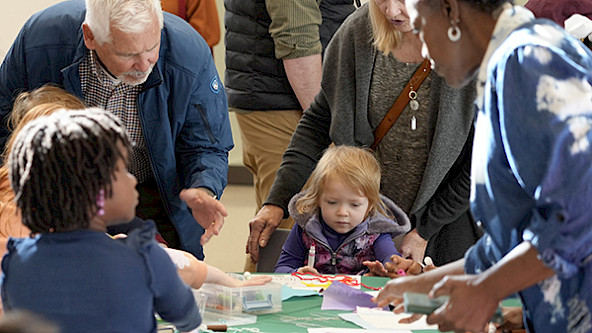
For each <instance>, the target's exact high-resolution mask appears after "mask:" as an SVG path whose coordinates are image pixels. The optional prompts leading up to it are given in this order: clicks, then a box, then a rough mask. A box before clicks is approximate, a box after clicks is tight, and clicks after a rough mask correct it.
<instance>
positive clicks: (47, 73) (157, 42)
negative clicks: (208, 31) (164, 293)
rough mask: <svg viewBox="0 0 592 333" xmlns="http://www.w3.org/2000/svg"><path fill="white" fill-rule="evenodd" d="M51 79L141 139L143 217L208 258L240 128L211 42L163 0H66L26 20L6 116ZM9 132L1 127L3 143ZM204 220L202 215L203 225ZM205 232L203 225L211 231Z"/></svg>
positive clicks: (1, 103) (137, 164)
mask: <svg viewBox="0 0 592 333" xmlns="http://www.w3.org/2000/svg"><path fill="white" fill-rule="evenodd" d="M46 83H54V84H57V85H59V86H62V87H64V88H65V89H66V90H67V91H69V92H70V93H73V94H74V95H76V96H78V97H79V98H80V99H82V100H83V101H84V102H85V104H86V105H87V106H98V107H102V108H104V109H106V110H108V111H110V112H113V113H114V114H115V115H117V116H118V117H119V118H121V120H122V121H123V123H124V124H125V127H126V129H127V131H128V133H129V135H130V137H131V138H132V140H133V141H135V146H134V149H133V152H132V156H131V159H130V171H131V172H132V173H133V174H134V175H135V176H136V177H137V178H138V182H139V184H138V192H139V193H140V205H139V206H138V211H137V215H138V216H140V217H142V218H145V219H153V220H155V222H156V225H157V227H158V231H159V232H160V234H161V235H162V236H163V237H164V239H165V240H166V241H167V243H168V245H169V246H171V247H174V248H180V249H183V250H186V251H189V252H191V253H192V254H193V255H195V256H196V257H197V258H199V259H203V249H202V244H204V243H205V242H207V241H208V240H209V239H210V238H211V237H212V235H214V234H216V235H217V234H218V233H219V232H220V229H221V228H222V225H223V223H224V217H225V216H226V215H227V212H226V210H225V208H224V206H223V205H222V204H221V203H220V202H219V201H218V200H217V198H219V197H220V196H221V194H222V191H223V189H224V188H225V186H226V183H227V171H228V151H229V150H230V149H232V147H233V142H232V134H231V129H230V123H229V120H228V105H227V102H226V94H225V92H224V88H223V86H222V83H221V82H220V78H219V76H218V73H217V71H216V67H215V66H214V62H213V59H212V56H211V53H210V49H209V47H208V45H207V44H206V43H205V41H204V40H203V38H201V36H200V35H199V34H198V33H197V32H196V31H195V30H194V29H193V28H192V27H191V26H190V25H189V24H187V22H184V21H183V20H182V19H180V18H178V17H176V16H174V15H171V14H168V13H163V11H162V9H161V5H160V1H159V0H86V1H82V0H74V1H65V2H62V3H58V4H56V5H54V6H52V7H49V8H47V9H45V10H43V11H41V12H39V13H37V14H35V15H33V16H32V17H31V18H30V19H29V20H28V21H27V22H26V23H25V25H24V26H23V28H22V29H21V31H20V33H19V35H18V36H17V38H16V40H15V41H14V44H13V45H12V47H11V49H10V50H9V52H8V53H7V55H6V57H5V60H4V62H3V64H2V67H1V68H0V117H1V118H5V117H6V116H7V115H8V114H9V112H10V110H11V108H12V103H13V102H14V98H15V97H16V95H17V94H18V93H20V92H22V91H28V90H32V89H35V88H37V87H39V86H41V85H43V84H46ZM7 135H8V130H7V129H6V128H5V127H4V126H2V128H0V148H1V146H3V145H4V141H5V139H6V136H7ZM196 222H197V223H196ZM204 230H205V232H204Z"/></svg>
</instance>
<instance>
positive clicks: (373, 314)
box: [339, 307, 438, 330]
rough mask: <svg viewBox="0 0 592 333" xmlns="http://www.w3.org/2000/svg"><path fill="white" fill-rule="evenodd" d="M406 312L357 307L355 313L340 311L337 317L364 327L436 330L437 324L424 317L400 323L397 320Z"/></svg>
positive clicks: (404, 315)
mask: <svg viewBox="0 0 592 333" xmlns="http://www.w3.org/2000/svg"><path fill="white" fill-rule="evenodd" d="M409 316H410V314H408V313H401V314H395V313H393V312H392V311H383V310H380V309H378V308H373V309H370V308H362V307H358V309H357V310H356V313H342V314H340V315H339V317H341V318H343V319H344V320H347V321H349V322H352V323H354V324H356V325H358V326H360V327H363V328H365V329H369V330H372V329H391V330H393V329H397V330H437V329H438V325H428V323H427V322H426V317H425V316H423V317H422V318H421V319H419V320H417V321H415V322H413V323H410V324H402V323H399V320H401V319H403V318H407V317H409Z"/></svg>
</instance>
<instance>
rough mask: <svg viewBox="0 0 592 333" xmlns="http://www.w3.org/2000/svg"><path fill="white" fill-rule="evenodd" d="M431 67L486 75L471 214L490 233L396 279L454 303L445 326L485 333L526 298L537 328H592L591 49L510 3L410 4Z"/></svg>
mask: <svg viewBox="0 0 592 333" xmlns="http://www.w3.org/2000/svg"><path fill="white" fill-rule="evenodd" d="M406 6H407V10H408V13H409V16H410V19H411V22H412V23H413V26H414V29H415V30H416V32H417V33H418V34H419V36H420V38H421V39H422V41H423V43H424V51H426V53H428V54H429V57H430V59H432V66H433V68H434V69H435V70H436V71H437V72H438V73H439V74H440V75H442V76H443V77H445V78H446V81H447V82H448V83H449V84H451V85H453V86H462V85H464V84H466V83H467V82H468V81H469V80H470V79H471V78H473V77H475V76H476V77H477V82H478V83H477V93H478V96H477V100H476V103H477V107H478V116H477V122H476V127H475V139H474V149H473V164H472V173H471V184H472V188H471V208H472V212H473V214H474V216H475V218H476V219H477V220H479V221H481V222H482V223H483V226H484V228H485V230H486V234H485V235H484V236H483V237H482V238H481V239H480V240H479V241H478V242H477V244H476V245H475V246H473V247H472V248H471V249H469V250H468V251H467V253H466V255H465V258H464V259H462V260H460V261H457V262H454V263H451V264H449V265H446V266H442V267H440V268H438V269H435V270H433V271H430V272H427V273H426V274H422V275H420V276H418V277H405V278H400V279H396V280H392V281H390V282H389V283H388V284H387V286H386V287H385V288H384V290H383V291H382V292H381V293H380V294H379V295H378V296H377V298H376V301H377V302H378V305H379V306H381V305H382V306H383V305H386V304H387V303H391V302H395V303H397V302H398V301H400V298H401V295H402V293H403V292H404V291H418V292H425V293H428V292H429V294H430V296H440V295H449V296H450V299H449V301H447V302H446V303H445V304H444V305H442V306H441V307H440V308H439V309H437V310H436V311H435V312H434V313H432V314H431V315H430V316H429V317H428V322H429V323H436V324H438V325H439V328H440V329H441V330H465V331H473V332H480V331H483V330H485V327H486V324H487V322H488V320H489V318H491V317H492V315H493V314H494V312H495V310H496V308H497V307H498V304H499V302H500V301H502V300H503V299H504V298H506V297H508V296H510V295H512V294H514V293H518V294H519V295H520V298H521V300H522V303H523V305H524V324H525V327H526V329H527V330H528V331H530V332H591V331H592V323H591V320H592V319H591V313H590V309H591V307H592V245H591V244H592V209H590V203H591V200H592V167H591V165H592V145H591V144H592V132H591V129H592V53H591V52H590V50H589V49H587V48H586V47H585V46H584V45H583V44H582V43H580V42H579V41H578V40H577V39H575V38H573V37H571V36H569V35H568V34H567V33H566V32H565V31H564V30H563V29H561V28H560V27H559V26H557V25H556V24H554V23H552V22H550V21H547V20H535V19H534V16H533V15H532V13H531V12H530V11H528V10H527V9H525V8H523V7H519V6H513V5H512V4H511V1H508V0H407V1H406Z"/></svg>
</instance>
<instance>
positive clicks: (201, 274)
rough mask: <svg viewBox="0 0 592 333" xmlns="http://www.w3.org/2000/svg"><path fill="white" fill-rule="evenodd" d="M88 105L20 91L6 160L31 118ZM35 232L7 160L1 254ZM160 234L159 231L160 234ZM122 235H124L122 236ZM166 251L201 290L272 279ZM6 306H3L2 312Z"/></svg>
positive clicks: (1, 188)
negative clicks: (21, 209)
mask: <svg viewBox="0 0 592 333" xmlns="http://www.w3.org/2000/svg"><path fill="white" fill-rule="evenodd" d="M84 107H85V106H84V104H83V103H82V102H81V101H80V100H79V99H78V98H76V96H73V95H71V94H69V93H68V92H66V91H65V90H63V89H61V88H59V87H56V86H52V85H45V86H42V87H40V88H37V89H35V90H32V91H30V92H24V93H22V94H20V95H19V96H18V97H17V98H16V100H15V102H14V107H13V110H12V112H11V114H10V118H9V122H8V124H9V129H11V131H12V133H11V135H10V136H9V138H8V140H7V143H6V146H5V148H4V152H3V154H2V158H3V160H4V161H5V162H6V161H7V160H8V155H9V153H10V151H11V149H12V146H13V142H14V139H15V137H16V135H17V134H18V133H19V132H20V130H21V129H22V128H23V126H25V125H26V124H27V123H28V122H29V121H31V120H33V119H36V118H38V117H40V116H44V115H50V114H52V113H54V112H56V111H57V110H59V109H69V110H74V109H83V108H84ZM143 223H145V221H144V220H141V219H139V218H134V219H133V220H132V221H131V222H130V223H125V224H120V225H115V226H109V227H108V228H107V232H108V233H110V234H112V235H116V234H121V233H124V234H126V233H128V232H129V231H131V230H133V229H134V228H136V227H138V226H141V225H143ZM30 234H31V231H30V230H29V228H27V227H26V226H25V225H24V224H23V223H22V222H21V217H20V214H19V213H18V211H17V209H16V204H15V203H14V192H13V191H12V189H11V188H10V182H9V180H8V165H7V163H5V164H4V165H2V166H1V167H0V257H2V256H3V255H4V253H5V252H6V244H7V241H8V238H9V237H28V236H29V235H30ZM157 236H158V233H157ZM119 237H121V235H119ZM156 240H157V241H161V240H163V239H162V237H156ZM165 251H166V252H167V254H169V256H170V257H171V259H172V260H173V263H174V264H175V266H176V267H177V269H178V273H179V275H180V276H181V279H182V280H183V281H184V282H185V283H187V284H188V285H189V286H190V287H192V288H195V289H198V288H200V287H201V286H202V284H203V283H204V282H208V283H215V284H220V285H224V286H228V287H240V286H252V285H261V284H264V283H267V282H269V281H270V280H271V277H268V276H254V277H253V278H251V279H249V280H246V281H241V280H237V279H235V278H232V277H230V276H229V275H227V274H226V273H224V272H222V271H221V270H220V269H218V268H216V267H214V266H211V265H207V264H206V263H205V262H203V261H200V260H197V259H196V258H195V257H194V256H193V255H192V254H190V253H188V252H185V251H181V250H175V249H170V248H166V249H165ZM1 314H2V307H1V306H0V315H1Z"/></svg>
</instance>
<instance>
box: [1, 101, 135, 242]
mask: <svg viewBox="0 0 592 333" xmlns="http://www.w3.org/2000/svg"><path fill="white" fill-rule="evenodd" d="M121 146H123V147H124V150H127V153H128V156H129V152H130V150H131V143H130V140H129V138H128V136H127V134H126V132H125V129H124V127H123V126H122V125H121V122H120V121H119V119H118V118H117V117H116V116H114V115H113V114H111V113H109V112H107V111H104V110H102V109H98V108H90V109H86V110H80V111H66V110H60V111H57V112H56V113H54V114H52V115H49V116H44V117H40V118H37V119H35V120H32V121H31V122H29V123H28V124H27V125H26V126H25V127H23V129H22V130H21V132H20V133H19V134H18V136H17V137H16V139H15V142H14V146H13V149H12V152H11V153H10V155H9V158H8V166H9V172H10V174H9V176H10V182H11V186H12V189H13V190H14V193H15V201H16V204H17V206H18V207H19V209H20V211H21V215H22V222H23V224H24V225H26V226H27V227H28V228H29V229H31V232H32V233H47V232H64V231H71V230H77V229H86V228H88V226H89V221H90V219H91V217H92V216H94V215H95V214H96V212H97V211H98V208H97V195H98V194H99V192H100V190H101V189H103V190H104V192H105V196H106V197H110V196H111V195H112V191H111V182H112V175H113V173H114V171H115V168H116V164H117V161H118V160H119V159H120V158H124V154H125V152H124V151H122V150H121V149H120V147H121Z"/></svg>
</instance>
